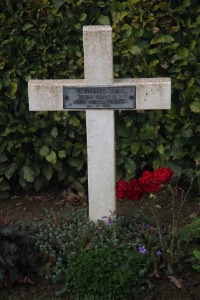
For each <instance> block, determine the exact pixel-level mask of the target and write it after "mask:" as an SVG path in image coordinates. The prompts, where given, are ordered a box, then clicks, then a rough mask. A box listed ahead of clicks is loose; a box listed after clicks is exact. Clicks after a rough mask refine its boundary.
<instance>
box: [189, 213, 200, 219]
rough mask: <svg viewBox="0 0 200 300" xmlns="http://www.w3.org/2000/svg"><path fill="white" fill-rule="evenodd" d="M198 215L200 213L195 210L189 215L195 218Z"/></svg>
mask: <svg viewBox="0 0 200 300" xmlns="http://www.w3.org/2000/svg"><path fill="white" fill-rule="evenodd" d="M197 215H198V213H197V212H193V213H192V214H191V215H189V218H191V219H195V218H196V217H197Z"/></svg>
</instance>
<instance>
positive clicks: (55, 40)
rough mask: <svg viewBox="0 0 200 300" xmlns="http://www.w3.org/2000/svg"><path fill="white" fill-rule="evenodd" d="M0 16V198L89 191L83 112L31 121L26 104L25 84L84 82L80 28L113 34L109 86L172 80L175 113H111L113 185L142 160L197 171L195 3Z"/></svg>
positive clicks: (10, 10)
mask: <svg viewBox="0 0 200 300" xmlns="http://www.w3.org/2000/svg"><path fill="white" fill-rule="evenodd" d="M0 11H1V14H0V24H1V28H2V30H1V32H0V41H1V43H0V78H1V83H0V116H1V118H0V129H1V131H0V197H1V199H3V198H6V197H8V196H9V194H10V193H11V194H12V193H13V191H14V190H16V189H20V188H21V189H24V190H28V189H36V190H40V189H42V188H44V187H45V186H47V185H50V186H51V185H52V184H56V183H57V182H58V181H59V182H61V183H62V184H63V183H64V184H66V185H67V186H71V187H72V188H73V189H74V188H76V190H77V191H80V190H81V189H82V190H83V189H86V186H87V184H86V183H87V171H86V137H85V115H84V113H83V112H70V113H67V112H64V113H57V112H52V113H46V112H40V113H37V112H36V113H31V112H29V111H28V95H27V85H28V80H29V79H60V78H63V79H69V78H83V76H84V75H83V47H82V27H83V26H84V25H98V24H100V25H109V24H110V25H111V26H112V29H113V44H114V51H113V59H114V77H115V78H126V77H131V78H134V77H135V78H141V77H142V78H144V77H147V78H148V77H170V78H171V79H172V109H171V110H169V111H160V110H159V111H154V112H152V111H148V112H147V111H146V112H145V113H144V112H140V113H138V112H134V111H133V112H126V111H124V112H116V138H117V145H116V146H117V147H116V148H117V175H118V179H119V178H123V179H127V180H128V179H130V178H132V177H133V174H135V172H136V170H137V168H139V167H141V168H143V167H144V165H145V164H146V163H147V161H148V162H149V163H151V164H152V165H153V168H158V167H160V166H168V167H171V168H173V169H174V170H176V171H177V172H182V171H183V170H187V173H189V172H190V171H192V170H193V169H194V168H195V161H196V160H199V143H198V139H199V135H200V124H199V112H200V106H199V93H200V89H199V52H200V42H199V38H198V37H199V33H200V29H199V28H200V27H199V22H200V19H199V12H200V6H199V1H198V0H185V1H158V0H153V1H142V0H141V1H140V0H127V1H123V2H122V1H112V0H110V1H93V0H80V1H71V0H59V1H54V0H50V1H46V0H37V1H36V0H29V1H26V0H22V1H20V3H19V2H17V1H15V0H6V1H1V3H0ZM88 12H90V13H88ZM13 53H14V54H15V55H13ZM184 177H185V179H187V176H184ZM199 178H200V177H199V176H198V178H197V179H196V184H198V185H199V182H200V179H199Z"/></svg>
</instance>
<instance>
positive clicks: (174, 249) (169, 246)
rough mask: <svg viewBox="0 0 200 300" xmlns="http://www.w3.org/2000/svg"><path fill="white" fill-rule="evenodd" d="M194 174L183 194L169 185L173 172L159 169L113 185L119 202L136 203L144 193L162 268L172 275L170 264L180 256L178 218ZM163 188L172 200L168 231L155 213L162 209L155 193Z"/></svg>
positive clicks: (184, 229) (181, 252) (168, 169)
mask: <svg viewBox="0 0 200 300" xmlns="http://www.w3.org/2000/svg"><path fill="white" fill-rule="evenodd" d="M196 173H198V170H197V171H196V172H194V174H193V177H192V179H191V183H190V185H189V188H188V190H187V191H186V193H184V191H183V190H182V189H181V188H178V187H177V186H175V187H173V186H172V185H171V184H168V183H169V182H170V181H171V180H172V178H173V175H174V172H173V171H172V170H171V169H170V168H158V169H157V170H155V171H144V172H143V173H142V175H141V177H140V178H139V179H131V180H129V181H128V182H126V181H124V180H119V181H118V182H117V185H116V190H117V198H118V199H127V200H129V201H137V200H139V199H140V198H141V197H142V196H143V195H144V194H145V195H147V199H146V201H147V202H148V204H149V208H150V211H151V213H152V216H153V220H154V222H155V225H156V228H157V234H158V239H159V243H160V247H161V251H162V260H163V266H164V267H165V268H166V270H167V272H168V273H173V269H172V266H173V264H174V263H175V262H176V261H177V260H178V259H180V258H181V257H182V256H183V251H182V250H181V246H180V240H178V225H179V218H180V213H181V210H182V207H183V204H184V203H185V202H186V199H187V196H188V193H189V191H190V189H191V187H192V184H193V181H194V178H195V176H196ZM163 185H165V187H166V190H167V191H168V192H169V193H170V197H171V210H172V220H171V224H170V225H169V227H168V228H165V227H163V226H162V223H161V222H160V220H159V218H158V213H157V211H158V210H160V209H162V208H161V206H160V205H159V196H158V195H157V193H156V192H158V191H159V190H160V189H161V186H163ZM177 195H179V197H180V205H179V206H177V204H176V199H175V198H176V197H177ZM186 229H187V227H186V228H183V229H182V232H185V231H186Z"/></svg>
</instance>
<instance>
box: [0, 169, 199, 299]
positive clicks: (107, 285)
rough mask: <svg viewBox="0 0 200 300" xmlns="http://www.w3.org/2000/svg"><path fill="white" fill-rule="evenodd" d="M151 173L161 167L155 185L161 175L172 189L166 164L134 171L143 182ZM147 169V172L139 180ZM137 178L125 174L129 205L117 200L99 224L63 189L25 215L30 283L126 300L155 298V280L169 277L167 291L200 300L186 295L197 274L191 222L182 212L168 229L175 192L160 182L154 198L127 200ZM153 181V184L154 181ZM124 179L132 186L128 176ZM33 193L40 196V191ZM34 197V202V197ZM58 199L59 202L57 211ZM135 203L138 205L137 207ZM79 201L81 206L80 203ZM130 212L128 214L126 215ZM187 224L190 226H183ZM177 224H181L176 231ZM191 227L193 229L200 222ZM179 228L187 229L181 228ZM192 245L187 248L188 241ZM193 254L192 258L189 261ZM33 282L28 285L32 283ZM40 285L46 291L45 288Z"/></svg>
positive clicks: (56, 293) (73, 295)
mask: <svg viewBox="0 0 200 300" xmlns="http://www.w3.org/2000/svg"><path fill="white" fill-rule="evenodd" d="M163 171H164V172H163ZM155 174H159V180H160V183H159V184H161V182H162V183H163V184H164V186H166V185H170V186H171V187H173V188H177V186H176V185H174V182H171V183H170V182H169V180H170V181H171V179H172V177H173V171H172V170H171V169H166V170H163V169H159V170H157V171H154V172H152V174H149V173H146V171H145V172H144V173H143V174H142V176H141V177H140V178H141V179H140V182H143V184H144V182H145V184H146V187H147V186H148V185H147V183H148V182H149V180H150V179H152V175H155ZM163 174H164V176H163ZM147 175H148V178H149V179H148V180H147V181H144V178H147ZM161 175H162V176H161ZM137 180H139V179H137ZM137 180H135V179H134V181H131V183H132V185H131V191H130V190H129V191H128V195H129V196H130V195H132V196H130V198H132V200H131V201H130V200H129V202H128V205H129V204H131V206H128V209H127V210H126V213H124V212H123V211H121V209H120V207H121V208H122V207H124V208H126V206H124V205H125V203H126V202H123V201H124V200H123V201H122V200H120V202H119V206H118V211H117V212H111V213H110V215H108V216H102V219H101V220H99V221H98V223H97V224H95V223H94V222H90V221H88V215H87V207H86V208H78V209H77V208H76V207H75V206H73V205H72V204H74V205H77V202H76V201H74V203H73V202H70V204H69V203H68V202H69V201H68V200H69V199H71V198H72V195H73V196H74V200H75V194H73V193H72V192H71V195H69V194H68V198H67V197H65V196H62V197H63V198H62V199H58V198H57V200H56V202H55V203H54V204H53V205H54V206H53V207H52V206H51V209H48V210H46V211H45V213H44V215H43V216H42V217H39V218H36V220H35V219H34V220H33V221H31V222H30V220H28V221H27V220H26V224H25V225H24V226H23V232H24V230H26V233H27V230H28V232H29V237H28V238H29V245H31V248H30V247H29V248H28V251H29V254H30V249H31V254H32V255H33V254H37V255H36V256H34V260H32V263H33V262H34V264H33V265H31V266H32V267H33V270H34V273H33V275H32V277H31V276H30V278H29V279H30V281H32V283H33V284H34V282H37V281H39V282H41V283H40V284H42V285H44V286H45V283H44V281H42V280H46V282H47V284H49V285H50V286H52V287H51V296H52V297H60V298H61V299H62V297H63V299H65V297H68V298H69V299H70V300H71V299H88V300H89V299H105V294H104V293H105V292H106V297H107V299H124V297H125V295H126V298H127V299H129V298H130V299H153V297H154V296H155V293H157V296H158V297H159V289H158V287H159V286H160V284H161V282H162V284H167V283H168V284H169V283H170V280H171V283H170V284H171V286H170V287H169V290H170V291H171V289H173V287H172V286H173V285H174V288H175V289H177V290H178V293H179V294H180V295H183V294H181V293H185V292H186V289H187V297H188V298H184V297H183V299H198V298H195V296H194V297H193V296H192V293H194V294H195V291H198V284H199V282H200V280H199V279H198V278H199V277H198V259H199V256H198V251H199V250H198V249H199V244H198V234H195V233H194V230H193V231H192V235H191V236H190V240H188V236H187V235H186V234H188V228H190V226H193V225H190V224H189V225H187V223H185V222H186V219H185V220H184V221H183V220H182V223H181V224H176V225H177V228H175V229H176V231H173V226H172V225H173V223H172V222H173V197H172V193H171V191H170V190H169V189H165V188H164V189H163V188H160V190H159V191H156V195H157V197H156V198H154V197H150V198H149V197H148V198H147V197H146V196H145V195H144V196H143V197H141V199H139V200H137V201H136V200H135V199H134V200H133V195H134V193H135V192H138V189H133V183H134V184H135V183H136V182H137ZM123 183H124V182H123ZM155 183H156V184H158V181H156V182H155ZM128 186H129V187H130V183H129V185H128ZM153 186H154V188H155V187H156V185H151V187H153ZM122 187H124V185H123V184H122V182H121V183H120V184H119V182H118V184H117V192H119V193H122V192H123V191H124V190H123V191H122ZM148 188H150V186H148ZM179 189H180V187H179ZM149 191H150V190H149ZM175 191H177V190H175ZM151 192H153V191H152V190H151ZM186 192H187V191H186ZM62 194H63V193H62ZM63 195H64V194H63ZM120 195H122V194H120ZM180 195H181V194H180V193H176V194H175V199H174V200H175V202H177V205H176V206H175V208H179V205H181V204H182V198H181V197H180ZM69 196H70V197H69ZM118 196H119V194H118ZM140 196H141V195H140ZM38 197H39V198H38V199H41V196H38ZM34 199H35V201H36V199H37V198H34ZM51 199H52V198H51ZM63 200H65V201H64V202H63ZM193 200H194V199H193ZM148 201H150V202H152V205H153V209H155V213H156V215H157V219H155V218H154V215H153V218H152V215H151V213H152V210H151V209H152V207H150V206H149V203H148ZM66 202H67V203H68V204H66ZM166 202H167V203H168V206H167V209H166V211H165V214H166V215H167V219H166V220H165V222H164V223H163V222H162V219H160V213H161V212H162V209H161V208H163V210H164V209H165V208H164V207H165V206H166ZM30 203H31V202H30ZM32 203H34V201H32ZM56 203H57V204H59V206H60V204H61V205H64V206H62V207H61V209H57V210H56V209H55V208H56V207H57V205H56ZM141 203H142V206H140V205H141ZM185 204H187V203H184V204H183V205H182V208H185V207H186V206H187V205H185ZM84 205H85V204H84ZM78 206H81V202H79V205H78ZM159 206H160V207H159ZM147 208H148V209H149V210H147ZM143 209H144V210H143ZM197 209H198V211H199V206H198V203H197V206H196V207H195V210H197ZM131 211H132V213H133V215H131V214H130V212H131ZM198 211H197V213H198ZM31 213H32V211H31ZM179 217H180V216H179ZM188 217H189V216H188ZM187 220H189V218H188V219H187ZM166 221H167V222H166ZM157 222H159V226H157V225H158V223H157ZM187 222H188V221H187ZM193 223H198V218H197V221H196V222H195V221H193V222H192V223H191V224H193ZM182 224H185V226H182ZM185 227H188V228H187V230H185ZM16 228H17V226H16ZM20 228H22V227H20ZM179 228H181V229H180V234H179ZM193 228H194V227H193ZM196 228H197V229H196V232H198V226H196ZM183 232H186V234H185V235H184V234H183ZM186 236H187V237H186ZM172 241H173V247H172ZM194 242H195V243H196V245H195V247H194ZM190 244H192V247H189V245H190ZM1 249H2V248H1ZM25 250H26V248H25ZM1 251H2V250H1ZM20 251H21V250H20ZM1 255H2V252H1ZM23 255H25V254H23ZM192 255H193V257H194V259H195V260H194V259H193V261H192V260H191V257H192ZM15 256H16V252H15ZM25 257H27V255H25ZM22 260H23V259H22ZM25 261H26V260H25V258H24V262H25ZM195 266H196V268H195ZM7 268H10V265H7ZM185 268H186V269H187V272H188V274H190V275H188V276H189V278H188V277H187V275H185V274H184V273H185V272H184V271H183V270H184V269H185ZM191 270H193V271H194V272H197V273H195V276H194V275H193V276H194V277H191V273H190V272H191ZM26 271H27V270H26V268H25V269H23V270H21V272H20V273H21V275H26V276H24V277H21V278H25V277H27V275H28V274H26ZM193 274H194V273H193ZM3 281H4V280H3ZM13 283H14V282H13ZM24 283H25V281H24ZM21 284H22V283H21ZM152 286H153V288H152ZM194 287H195V288H196V290H195V289H194ZM31 289H33V287H30V290H31ZM12 291H13V290H12ZM18 291H19V290H18ZM6 292H7V296H8V294H9V293H10V292H11V290H10V291H8V290H7V289H5V288H4V290H1V293H3V294H2V295H5V294H6ZM27 292H28V289H27ZM43 292H44V291H43ZM45 292H46V293H47V294H48V292H47V291H45ZM160 293H161V294H160V295H163V294H164V293H166V288H164V292H163V294H162V292H160ZM174 293H175V294H176V292H174ZM40 294H41V293H39V295H40ZM47 294H46V295H47ZM25 295H26V293H25ZM168 296H169V294H168ZM168 296H167V297H168ZM41 297H42V296H41ZM148 297H149V298H148ZM151 297H152V298H151ZM173 297H174V296H173ZM192 297H193V298H192ZM5 299H6V298H5ZM8 299H9V298H8ZM19 299H20V298H19ZM21 299H23V298H21ZM163 299H165V298H163ZM166 299H167V298H166ZM174 299H176V298H174Z"/></svg>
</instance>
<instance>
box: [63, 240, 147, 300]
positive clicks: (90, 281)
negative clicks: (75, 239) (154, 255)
mask: <svg viewBox="0 0 200 300" xmlns="http://www.w3.org/2000/svg"><path fill="white" fill-rule="evenodd" d="M145 266H146V263H145V259H144V257H143V256H142V254H140V253H138V252H136V251H135V250H134V249H133V247H131V246H128V245H117V246H112V247H107V246H101V247H98V248H96V249H91V250H88V251H81V252H79V253H71V254H70V255H69V258H68V267H67V269H66V271H65V276H66V285H67V287H68V289H69V290H71V291H72V292H73V293H74V294H75V295H76V296H78V297H79V298H80V299H83V297H84V295H95V296H96V297H102V299H105V298H106V299H124V298H127V297H130V296H132V297H133V299H137V294H138V290H139V288H138V286H140V285H141V283H142V276H141V275H140V274H142V272H141V270H142V269H144V268H145ZM133 295H135V297H134V296H133Z"/></svg>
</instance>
